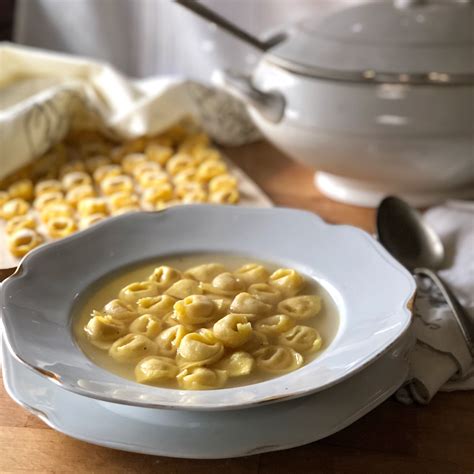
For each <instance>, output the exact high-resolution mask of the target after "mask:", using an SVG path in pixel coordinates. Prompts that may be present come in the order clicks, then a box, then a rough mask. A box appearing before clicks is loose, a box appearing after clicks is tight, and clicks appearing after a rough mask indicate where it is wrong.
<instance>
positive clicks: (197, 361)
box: [176, 329, 224, 368]
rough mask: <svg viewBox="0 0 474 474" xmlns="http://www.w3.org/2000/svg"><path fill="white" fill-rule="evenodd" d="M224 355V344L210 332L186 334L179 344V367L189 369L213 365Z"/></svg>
mask: <svg viewBox="0 0 474 474" xmlns="http://www.w3.org/2000/svg"><path fill="white" fill-rule="evenodd" d="M223 354H224V346H223V344H222V343H221V342H220V341H219V340H218V339H217V338H216V336H215V335H214V334H213V333H212V331H209V330H206V329H204V330H202V331H201V332H192V333H190V334H186V336H184V337H183V339H182V340H181V342H180V343H179V347H178V351H177V358H176V360H177V361H178V366H180V367H183V368H187V367H194V366H198V365H211V364H213V363H214V362H217V361H218V360H219V359H220V358H221V357H222V355H223Z"/></svg>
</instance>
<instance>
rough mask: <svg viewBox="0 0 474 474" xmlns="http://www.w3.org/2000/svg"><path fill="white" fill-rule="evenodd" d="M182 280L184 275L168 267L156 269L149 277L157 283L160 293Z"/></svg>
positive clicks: (162, 266)
mask: <svg viewBox="0 0 474 474" xmlns="http://www.w3.org/2000/svg"><path fill="white" fill-rule="evenodd" d="M181 278H182V275H181V272H180V271H179V270H176V268H173V267H169V266H167V265H160V266H159V267H156V268H155V269H154V270H153V273H152V274H151V275H150V276H149V277H148V279H149V280H151V281H153V282H155V284H156V285H157V287H158V291H160V292H163V291H165V290H167V289H168V288H169V287H170V286H171V285H172V284H173V283H176V282H177V281H179V280H181Z"/></svg>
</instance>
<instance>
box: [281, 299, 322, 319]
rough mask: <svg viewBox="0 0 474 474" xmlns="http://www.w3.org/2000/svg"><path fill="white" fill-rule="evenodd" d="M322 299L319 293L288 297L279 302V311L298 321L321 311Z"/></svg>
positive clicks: (312, 316)
mask: <svg viewBox="0 0 474 474" xmlns="http://www.w3.org/2000/svg"><path fill="white" fill-rule="evenodd" d="M321 305H322V300H321V297H320V296H319V295H301V296H293V297H292V298H287V299H286V300H283V301H281V302H280V303H278V311H279V312H280V313H282V314H286V315H287V316H290V317H291V318H293V319H296V320H297V321H302V320H305V319H310V318H314V317H315V316H317V315H318V314H319V312H320V311H321Z"/></svg>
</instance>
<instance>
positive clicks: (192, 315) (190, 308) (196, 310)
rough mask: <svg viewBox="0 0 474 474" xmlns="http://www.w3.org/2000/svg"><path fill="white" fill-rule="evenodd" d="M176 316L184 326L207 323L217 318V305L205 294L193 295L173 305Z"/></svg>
mask: <svg viewBox="0 0 474 474" xmlns="http://www.w3.org/2000/svg"><path fill="white" fill-rule="evenodd" d="M173 312H174V318H175V319H176V321H178V322H179V323H181V324H183V325H184V326H192V325H196V324H206V323H208V322H210V321H212V320H214V319H215V316H216V305H215V303H214V301H213V300H212V299H211V298H208V297H207V296H204V295H191V296H187V297H186V298H184V299H182V300H180V301H177V302H176V303H175V304H174V306H173Z"/></svg>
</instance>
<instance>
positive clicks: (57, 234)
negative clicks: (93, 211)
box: [46, 216, 77, 239]
mask: <svg viewBox="0 0 474 474" xmlns="http://www.w3.org/2000/svg"><path fill="white" fill-rule="evenodd" d="M46 228H47V230H48V235H49V236H50V237H52V238H53V239H59V238H62V237H67V236H68V235H71V234H73V233H74V232H76V230H77V225H76V222H75V220H74V219H73V218H72V217H65V216H58V217H53V218H51V219H49V220H48V221H47V222H46Z"/></svg>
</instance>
